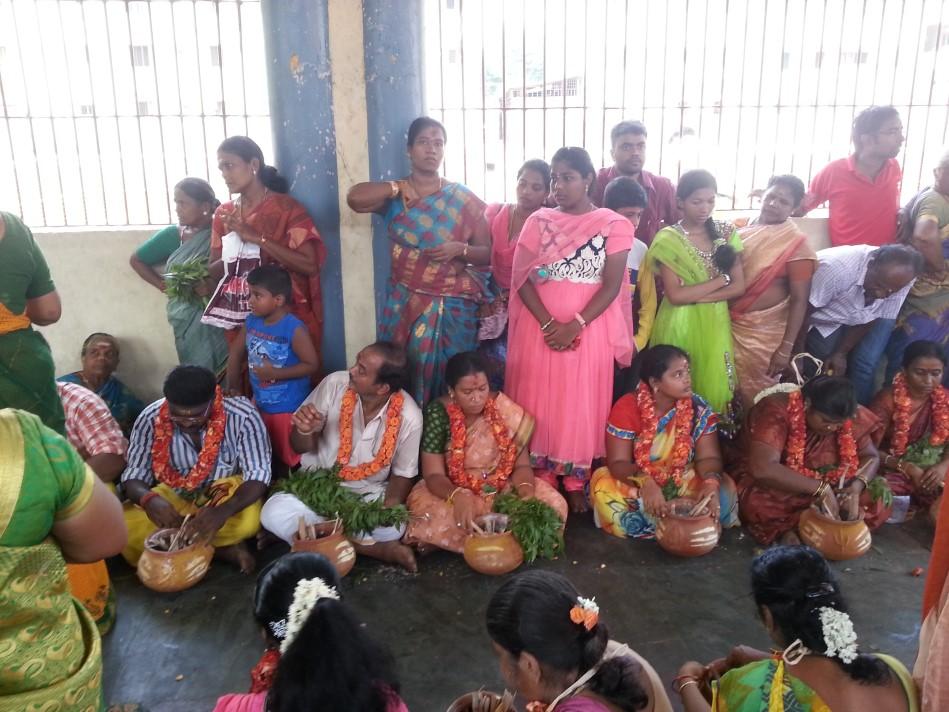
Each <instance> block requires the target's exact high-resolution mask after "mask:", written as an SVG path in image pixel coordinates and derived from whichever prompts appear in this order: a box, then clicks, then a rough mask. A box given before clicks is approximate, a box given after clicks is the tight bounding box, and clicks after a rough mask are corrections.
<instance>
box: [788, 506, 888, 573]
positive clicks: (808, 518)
mask: <svg viewBox="0 0 949 712" xmlns="http://www.w3.org/2000/svg"><path fill="white" fill-rule="evenodd" d="M863 516H864V514H863V512H862V511H861V512H860V516H859V517H858V518H857V519H855V520H853V521H847V522H844V521H841V520H839V519H831V518H830V517H828V516H826V515H825V514H822V513H821V512H819V511H817V510H816V509H815V508H813V507H808V508H807V509H805V510H804V512H803V513H802V514H801V518H800V521H799V522H798V525H797V531H798V533H799V534H800V535H801V541H802V542H804V543H805V544H807V545H808V546H812V547H814V548H815V549H817V550H818V551H819V552H820V553H821V554H823V555H824V557H825V558H827V559H830V560H832V561H846V560H847V559H855V558H857V557H858V556H862V555H863V554H865V553H866V551H867V549H869V548H870V542H871V539H872V537H871V536H870V530H869V529H868V528H867V525H866V522H864V521H863Z"/></svg>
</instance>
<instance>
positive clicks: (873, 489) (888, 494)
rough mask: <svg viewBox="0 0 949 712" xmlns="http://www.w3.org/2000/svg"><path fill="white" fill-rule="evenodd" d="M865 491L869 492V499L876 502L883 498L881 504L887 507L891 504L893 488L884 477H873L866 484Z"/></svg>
mask: <svg viewBox="0 0 949 712" xmlns="http://www.w3.org/2000/svg"><path fill="white" fill-rule="evenodd" d="M867 492H868V493H869V494H870V501H872V502H878V501H880V500H881V499H882V500H883V506H884V507H889V506H890V505H891V504H893V490H891V489H890V485H889V484H887V481H886V478H885V477H874V478H873V479H872V480H870V484H868V485H867Z"/></svg>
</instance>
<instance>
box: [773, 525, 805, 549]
mask: <svg viewBox="0 0 949 712" xmlns="http://www.w3.org/2000/svg"><path fill="white" fill-rule="evenodd" d="M800 543H801V537H799V536H798V535H797V532H796V531H794V530H793V529H792V530H791V531H789V532H788V533H787V534H785V535H784V536H782V537H781V538H780V539H778V544H780V545H781V546H798V545H799V544H800Z"/></svg>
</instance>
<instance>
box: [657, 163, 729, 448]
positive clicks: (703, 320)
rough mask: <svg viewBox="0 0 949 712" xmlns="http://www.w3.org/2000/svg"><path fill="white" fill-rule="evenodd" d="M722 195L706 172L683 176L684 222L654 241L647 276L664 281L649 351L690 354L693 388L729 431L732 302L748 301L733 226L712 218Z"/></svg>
mask: <svg viewBox="0 0 949 712" xmlns="http://www.w3.org/2000/svg"><path fill="white" fill-rule="evenodd" d="M717 191H718V186H717V184H716V182H715V178H714V176H712V174H711V173H709V172H708V171H702V170H695V171H688V172H687V173H683V174H682V177H681V178H680V179H679V185H678V186H677V187H676V198H677V200H678V204H679V210H680V212H681V214H682V219H681V220H680V221H679V222H677V223H676V224H675V225H669V226H667V227H664V228H663V229H662V230H660V231H659V232H658V233H657V234H656V236H655V237H654V238H653V240H652V243H651V244H650V246H649V251H648V252H647V253H646V259H645V267H644V269H643V272H644V273H645V278H646V279H649V278H653V277H656V278H658V279H659V282H660V284H661V285H662V293H663V299H662V303H661V304H660V305H659V311H658V312H657V314H656V320H655V323H654V325H653V328H652V334H651V335H650V337H649V345H650V346H655V345H657V344H671V345H672V346H678V347H679V348H680V349H682V350H683V351H685V352H686V353H688V354H689V356H690V357H691V359H692V387H693V389H694V390H695V392H696V393H697V394H698V395H700V396H702V398H704V399H705V400H706V401H707V402H708V404H709V405H711V406H712V409H713V410H714V411H715V412H716V413H718V414H719V416H721V417H722V421H721V427H723V428H725V429H727V426H728V425H730V417H729V415H730V405H731V400H732V396H733V395H734V392H735V359H734V352H733V346H732V333H731V320H730V318H729V316H728V300H729V299H734V298H735V297H740V296H741V295H742V294H744V292H745V277H744V272H743V271H742V267H741V261H740V260H739V259H738V252H740V251H741V238H739V237H738V233H737V232H736V231H735V228H734V227H733V226H732V225H731V224H729V223H725V222H720V221H718V220H713V219H712V211H713V210H714V209H715V195H716V192H717ZM643 278H644V277H642V276H641V277H640V279H643Z"/></svg>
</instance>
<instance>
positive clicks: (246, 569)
mask: <svg viewBox="0 0 949 712" xmlns="http://www.w3.org/2000/svg"><path fill="white" fill-rule="evenodd" d="M214 556H215V557H216V558H218V559H221V561H227V562H228V563H231V564H234V565H235V566H236V567H237V568H239V569H240V570H241V573H242V574H252V573H253V572H254V569H255V568H256V567H257V560H256V559H254V555H253V554H251V553H250V549H248V548H247V544H245V543H244V542H238V543H237V544H231V545H230V546H219V547H218V548H216V549H215V550H214Z"/></svg>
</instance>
